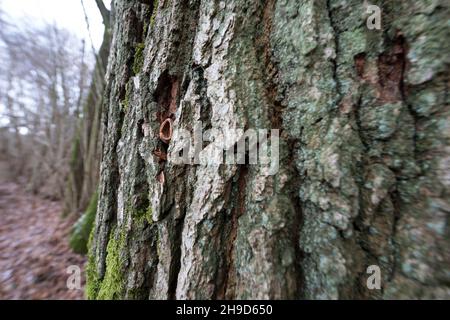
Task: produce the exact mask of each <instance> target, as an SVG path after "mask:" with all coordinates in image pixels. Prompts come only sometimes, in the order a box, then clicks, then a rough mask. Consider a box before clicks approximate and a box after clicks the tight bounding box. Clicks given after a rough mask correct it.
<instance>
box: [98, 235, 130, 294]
mask: <svg viewBox="0 0 450 320" xmlns="http://www.w3.org/2000/svg"><path fill="white" fill-rule="evenodd" d="M124 246H125V233H124V232H120V233H119V234H118V235H116V233H115V232H114V230H113V231H111V235H110V238H109V242H108V246H107V249H106V250H107V255H106V272H105V277H104V279H103V280H102V282H101V285H100V289H99V291H98V295H97V297H96V298H97V299H99V300H112V299H120V298H122V296H123V291H124V278H123V272H122V271H123V270H122V267H123V259H122V258H121V250H122V248H124Z"/></svg>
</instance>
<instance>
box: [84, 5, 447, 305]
mask: <svg viewBox="0 0 450 320" xmlns="http://www.w3.org/2000/svg"><path fill="white" fill-rule="evenodd" d="M373 2H374V4H377V5H379V6H380V8H381V12H382V19H381V30H377V29H373V30H371V29H369V28H368V26H367V24H366V21H367V19H368V18H369V15H370V14H368V13H367V8H368V7H367V2H366V1H356V0H351V1H338V0H336V1H334V0H329V1H324V0H295V1H294V0H284V1H281V0H280V1H276V0H268V1H257V0H250V1H241V0H230V1H209V0H205V1H200V0H191V1H181V0H160V1H159V3H158V2H155V3H154V4H152V3H150V1H143V0H141V1H137V0H134V1H125V0H117V1H116V8H115V9H116V22H115V24H114V26H113V40H112V46H111V54H110V57H109V62H108V68H107V85H106V91H105V104H104V108H103V120H102V126H103V128H102V130H103V150H102V155H103V156H102V163H101V168H100V175H101V177H100V188H99V203H98V208H97V217H96V224H95V227H94V230H93V232H92V240H91V248H90V257H89V265H88V288H87V294H88V297H89V298H92V299H95V298H97V299H111V298H125V299H147V298H150V299H173V298H176V299H223V298H229V299H243V298H251V299H267V298H273V299H298V298H308V299H348V298H355V299H371V298H450V288H449V284H450V269H449V267H450V257H449V254H450V250H449V223H448V221H449V219H448V215H449V212H450V205H449V199H450V198H449V184H450V177H449V175H448V172H449V163H450V162H449V153H450V145H449V137H450V135H449V125H448V123H449V122H448V118H449V115H450V113H449V108H448V106H449V102H450V101H449V100H450V97H449V94H448V88H449V83H450V78H449V64H450V56H449V55H448V52H450V50H449V49H450V48H449V44H450V33H449V28H448V23H447V20H448V18H449V16H450V8H449V4H448V1H445V0H442V1H439V0H437V1H413V2H412V1H406V0H403V1H395V3H394V2H393V1H373ZM167 118H170V119H172V120H173V138H172V139H171V140H170V141H166V142H167V143H165V142H163V141H161V139H160V136H159V130H160V126H161V123H162V122H163V121H164V120H165V119H167ZM198 121H201V122H202V124H203V129H204V130H206V129H209V128H219V129H227V128H242V129H279V130H280V141H279V170H278V172H277V173H276V174H274V175H271V174H270V173H268V172H267V170H265V169H264V167H262V166H259V165H251V164H248V163H247V164H240V165H239V164H234V165H232V164H228V165H225V164H224V165H220V166H217V165H202V164H200V165H199V164H197V165H175V164H174V163H172V162H171V161H165V159H164V156H162V155H161V153H167V154H168V156H167V157H168V158H170V156H173V155H174V152H175V151H174V150H175V146H177V145H180V144H181V143H182V142H181V141H180V140H178V136H179V135H178V133H180V132H181V130H182V129H186V130H189V131H191V132H192V131H193V130H194V124H195V123H197V122H198ZM158 152H161V153H159V156H158V155H155V153H156V154H158ZM371 265H376V266H379V268H380V269H381V289H380V290H377V289H372V290H371V289H369V288H368V286H367V281H368V278H369V276H370V274H369V273H367V268H368V267H369V266H371Z"/></svg>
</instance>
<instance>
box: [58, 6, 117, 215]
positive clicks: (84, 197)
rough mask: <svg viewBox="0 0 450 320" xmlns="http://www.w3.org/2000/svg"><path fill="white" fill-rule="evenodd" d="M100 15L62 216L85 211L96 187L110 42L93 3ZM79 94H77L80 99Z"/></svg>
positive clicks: (105, 21) (102, 8)
mask: <svg viewBox="0 0 450 320" xmlns="http://www.w3.org/2000/svg"><path fill="white" fill-rule="evenodd" d="M96 3H97V5H98V8H99V11H100V13H101V14H102V18H103V24H104V26H105V30H104V33H103V41H102V44H101V46H100V49H99V52H98V53H97V54H96V56H95V59H96V62H95V67H94V71H93V76H92V80H91V85H90V88H89V91H88V94H87V98H86V101H85V102H84V106H83V111H82V112H81V113H79V115H82V117H81V118H80V119H79V124H78V131H77V133H76V135H75V136H74V139H73V143H72V156H71V161H70V173H69V180H68V183H67V185H66V191H65V196H64V198H65V209H64V211H65V213H66V214H67V213H72V212H79V211H80V210H84V209H86V207H87V205H88V203H89V201H90V199H91V197H92V196H93V194H94V193H95V191H96V190H97V187H98V175H99V167H100V158H101V155H100V154H101V146H100V142H101V135H100V120H101V113H102V105H103V91H104V86H105V70H106V66H107V63H108V56H109V47H110V43H111V36H112V35H111V15H110V12H109V10H107V9H106V8H105V6H104V4H103V1H101V0H97V1H96ZM82 96H83V94H82V92H80V97H82Z"/></svg>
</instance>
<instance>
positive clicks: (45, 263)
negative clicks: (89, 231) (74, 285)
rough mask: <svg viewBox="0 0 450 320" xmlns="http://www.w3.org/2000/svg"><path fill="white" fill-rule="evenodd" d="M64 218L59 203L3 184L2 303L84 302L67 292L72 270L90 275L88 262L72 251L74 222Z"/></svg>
mask: <svg viewBox="0 0 450 320" xmlns="http://www.w3.org/2000/svg"><path fill="white" fill-rule="evenodd" d="M60 214H61V205H60V204H59V203H58V202H53V201H49V200H45V199H42V198H40V197H38V196H33V195H30V194H27V193H26V192H25V191H24V190H23V189H22V188H21V187H20V186H19V185H17V184H15V183H12V182H1V181H0V299H83V297H84V294H83V291H82V290H69V289H68V288H67V286H66V282H67V279H68V277H69V276H70V274H67V273H66V268H67V267H68V266H70V265H78V266H80V268H81V270H84V264H85V258H84V257H83V256H80V255H77V254H74V253H72V251H71V250H70V248H69V246H68V241H67V239H68V234H69V232H70V228H71V226H72V224H73V220H72V221H70V220H71V219H65V220H62V219H61V218H60ZM82 275H83V276H82V280H83V282H84V274H83V273H82ZM82 285H84V283H82Z"/></svg>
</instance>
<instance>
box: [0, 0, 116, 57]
mask: <svg viewBox="0 0 450 320" xmlns="http://www.w3.org/2000/svg"><path fill="white" fill-rule="evenodd" d="M83 1H84V5H85V7H86V11H87V15H88V18H89V25H90V29H91V34H92V40H93V42H94V47H95V48H96V49H98V48H99V47H100V45H101V41H102V36H103V23H102V18H101V15H100V13H99V11H98V9H97V6H96V4H95V1H94V0H83ZM104 2H105V5H106V6H107V7H108V8H109V0H106V1H104ZM0 7H1V8H2V10H3V11H4V12H5V13H6V14H7V15H8V16H9V17H10V18H12V19H13V21H14V20H17V21H23V20H22V18H26V21H29V23H30V24H36V23H39V22H43V21H46V22H50V23H53V22H55V23H56V24H57V25H58V26H60V27H64V28H66V29H68V30H70V31H71V32H73V33H74V34H76V35H77V36H79V37H80V38H84V39H85V40H86V43H87V44H89V43H90V39H89V33H88V31H87V28H86V22H85V18H84V14H83V7H82V6H81V0H0Z"/></svg>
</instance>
